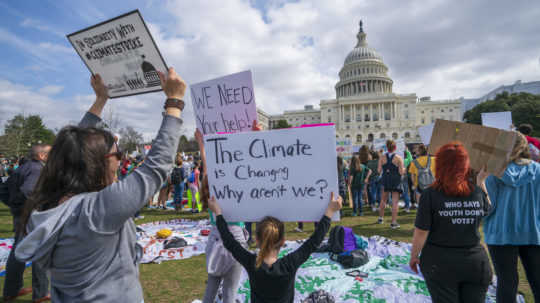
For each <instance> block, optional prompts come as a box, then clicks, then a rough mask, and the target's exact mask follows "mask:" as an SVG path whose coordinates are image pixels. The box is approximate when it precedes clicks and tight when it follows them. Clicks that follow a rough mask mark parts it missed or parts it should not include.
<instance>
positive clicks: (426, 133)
mask: <svg viewBox="0 0 540 303" xmlns="http://www.w3.org/2000/svg"><path fill="white" fill-rule="evenodd" d="M433 127H435V123H431V124H428V125H424V126H420V127H419V128H418V134H419V135H420V139H421V140H422V143H423V144H424V145H426V146H427V145H428V144H429V141H431V135H432V134H433Z"/></svg>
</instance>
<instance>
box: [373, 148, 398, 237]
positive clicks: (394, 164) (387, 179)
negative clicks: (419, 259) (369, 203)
mask: <svg viewBox="0 0 540 303" xmlns="http://www.w3.org/2000/svg"><path fill="white" fill-rule="evenodd" d="M386 148H387V149H388V153H386V154H385V155H384V157H381V158H380V159H379V166H378V168H377V171H378V172H379V173H380V174H382V177H381V183H382V190H383V192H382V196H381V204H380V206H379V219H378V221H377V223H379V224H383V222H384V209H385V208H386V202H387V201H388V196H389V195H390V198H391V199H392V222H391V223H390V228H392V229H396V228H399V224H398V223H397V215H398V210H399V203H398V201H399V195H400V193H401V192H402V189H401V186H400V184H401V176H402V175H403V174H404V173H405V167H404V165H403V158H401V156H400V155H396V142H394V141H393V140H388V141H386Z"/></svg>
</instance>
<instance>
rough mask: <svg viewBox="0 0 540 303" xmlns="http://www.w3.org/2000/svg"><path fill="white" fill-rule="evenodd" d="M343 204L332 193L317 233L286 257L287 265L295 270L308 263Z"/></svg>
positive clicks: (316, 230) (316, 229) (339, 197)
mask: <svg viewBox="0 0 540 303" xmlns="http://www.w3.org/2000/svg"><path fill="white" fill-rule="evenodd" d="M342 203H343V199H342V198H341V196H337V199H335V198H334V193H333V192H332V193H331V194H330V203H328V207H327V208H326V212H325V213H324V216H323V217H322V218H321V221H319V224H317V228H315V231H314V232H313V234H312V235H311V237H309V239H307V241H306V242H304V244H302V246H300V248H298V249H297V250H295V251H294V252H293V253H290V254H288V255H287V256H285V258H286V259H287V260H288V261H289V262H287V263H289V264H291V265H292V266H293V267H294V268H298V267H300V266H301V265H302V264H303V263H304V262H306V260H307V259H308V258H309V256H310V255H311V253H312V252H314V251H315V250H316V249H317V248H318V247H319V245H321V242H322V240H323V239H324V236H325V235H326V233H327V232H328V229H329V228H330V223H331V219H332V217H333V216H334V213H335V212H337V211H339V210H340V209H341V206H342Z"/></svg>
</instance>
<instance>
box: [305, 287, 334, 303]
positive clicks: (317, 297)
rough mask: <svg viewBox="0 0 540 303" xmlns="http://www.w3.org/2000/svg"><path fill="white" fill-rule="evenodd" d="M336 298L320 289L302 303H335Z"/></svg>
mask: <svg viewBox="0 0 540 303" xmlns="http://www.w3.org/2000/svg"><path fill="white" fill-rule="evenodd" d="M335 302H336V300H335V299H334V297H333V296H332V295H331V294H329V293H327V292H326V291H324V290H322V289H319V290H316V291H314V292H312V293H310V294H309V296H307V297H306V298H305V299H304V300H302V303H335Z"/></svg>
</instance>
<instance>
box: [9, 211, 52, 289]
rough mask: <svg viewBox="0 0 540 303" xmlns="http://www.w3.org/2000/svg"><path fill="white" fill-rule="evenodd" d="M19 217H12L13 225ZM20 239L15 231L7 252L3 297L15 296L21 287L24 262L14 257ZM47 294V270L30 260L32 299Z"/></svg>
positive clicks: (15, 224) (17, 222) (17, 221)
mask: <svg viewBox="0 0 540 303" xmlns="http://www.w3.org/2000/svg"><path fill="white" fill-rule="evenodd" d="M19 220H20V218H19V217H14V218H13V224H14V226H16V227H17V226H18V225H19ZM20 240H22V235H20V234H19V233H18V232H15V242H14V243H13V248H12V249H11V251H10V252H9V257H8V259H7V262H6V278H5V280H4V297H13V296H16V295H17V294H18V293H19V291H20V290H21V289H22V287H23V274H24V269H25V267H26V266H25V264H24V262H21V261H19V260H17V259H16V258H15V247H17V244H18V243H19V241H20ZM48 294H49V278H48V277H47V271H46V270H44V269H43V268H42V267H41V266H39V265H38V264H37V262H32V300H37V299H41V298H43V297H45V296H46V295H48Z"/></svg>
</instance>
